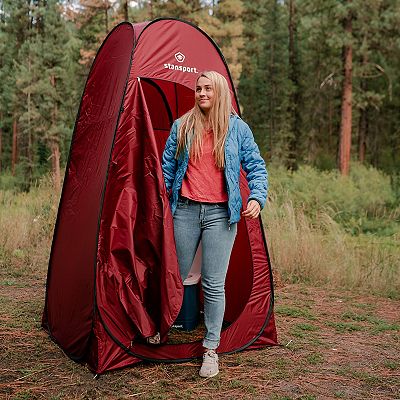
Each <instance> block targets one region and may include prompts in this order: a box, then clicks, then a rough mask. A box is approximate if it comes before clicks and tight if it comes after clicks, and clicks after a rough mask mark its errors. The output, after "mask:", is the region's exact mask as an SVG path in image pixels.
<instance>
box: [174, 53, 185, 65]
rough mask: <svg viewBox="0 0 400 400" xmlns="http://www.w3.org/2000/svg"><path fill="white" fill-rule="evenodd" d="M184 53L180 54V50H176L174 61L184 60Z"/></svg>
mask: <svg viewBox="0 0 400 400" xmlns="http://www.w3.org/2000/svg"><path fill="white" fill-rule="evenodd" d="M185 58H186V57H185V55H184V54H182V53H181V52H180V51H178V52H177V53H175V59H176V61H178V62H180V63H181V62H184V61H185Z"/></svg>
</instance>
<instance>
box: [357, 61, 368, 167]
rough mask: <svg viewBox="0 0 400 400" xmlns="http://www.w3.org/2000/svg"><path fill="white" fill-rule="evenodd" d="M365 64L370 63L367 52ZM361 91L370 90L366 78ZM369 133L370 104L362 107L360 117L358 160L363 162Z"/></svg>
mask: <svg viewBox="0 0 400 400" xmlns="http://www.w3.org/2000/svg"><path fill="white" fill-rule="evenodd" d="M362 63H363V66H366V65H367V63H368V57H367V55H366V54H363V59H362ZM360 87H361V91H362V92H363V93H365V92H366V91H367V90H368V83H367V79H366V78H364V79H362V80H361V83H360ZM367 133H368V106H366V107H364V108H362V109H361V110H360V118H359V121H358V161H360V162H361V163H364V162H365V153H366V149H367V142H366V138H367Z"/></svg>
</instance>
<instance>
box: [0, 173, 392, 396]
mask: <svg viewBox="0 0 400 400" xmlns="http://www.w3.org/2000/svg"><path fill="white" fill-rule="evenodd" d="M299 173H303V174H304V175H305V176H304V177H303V178H304V179H303V180H302V181H301V182H300V177H299V176H297V177H294V178H293V179H297V180H298V182H296V185H297V186H296V185H295V187H296V190H297V192H299V193H297V194H294V193H293V192H287V191H286V192H285V190H283V189H284V185H283V184H282V187H283V189H282V190H281V189H279V185H275V186H273V188H272V191H271V201H270V202H269V203H268V205H267V207H266V208H265V209H264V211H263V221H264V223H265V227H266V229H265V230H266V235H267V239H268V241H269V251H270V255H271V261H272V265H273V269H274V273H275V277H276V281H277V287H276V290H275V293H276V306H275V317H276V322H277V326H278V334H279V340H280V343H282V344H283V346H281V347H275V348H266V349H263V350H259V351H249V352H241V353H237V354H232V355H227V356H222V357H221V374H220V375H219V376H217V377H215V378H213V379H210V380H203V379H200V378H199V377H198V367H199V361H193V362H188V363H185V364H177V365H164V364H151V363H141V364H139V365H137V366H135V367H133V368H127V369H123V370H121V371H114V372H110V373H107V374H105V375H103V376H101V377H100V379H98V380H94V379H93V375H92V374H91V373H90V372H89V371H88V370H87V369H86V368H85V366H83V365H80V364H76V363H74V362H72V361H71V360H69V359H68V358H66V357H65V355H64V354H63V353H62V351H61V350H60V349H59V348H58V347H57V346H56V345H55V344H54V343H53V342H51V341H50V340H49V338H48V337H47V335H46V334H45V333H44V332H43V331H42V330H41V328H40V318H41V312H42V307H43V302H44V284H45V279H46V271H47V262H48V255H49V249H50V245H51V239H52V232H53V227H54V221H55V217H56V213H57V206H58V196H59V194H58V193H56V192H55V191H54V189H53V187H52V185H51V179H50V178H45V179H44V180H43V181H42V182H40V184H38V185H37V187H35V188H33V189H32V190H31V192H30V193H16V192H12V191H0V308H1V310H2V312H1V315H0V328H1V329H0V352H1V355H2V357H0V371H1V372H0V375H1V377H0V398H5V399H10V400H11V399H36V398H37V399H39V398H40V399H42V398H46V399H54V400H56V399H69V398H71V399H95V398H98V399H132V398H134V399H135V398H138V399H145V400H146V399H165V400H175V399H196V400H197V399H198V400H201V399H214V398H218V399H219V398H221V399H238V398H240V399H243V400H246V399H281V400H284V399H296V400H298V399H309V400H311V399H319V398H343V399H365V398H385V399H396V398H397V397H396V396H397V393H398V392H400V383H399V381H398V380H397V381H396V379H395V378H396V377H398V376H399V375H398V374H399V368H400V358H399V354H400V341H399V332H400V320H399V317H398V309H400V302H399V301H400V300H399V293H400V280H399V279H400V272H399V266H400V255H399V247H398V240H399V237H400V236H398V233H396V226H397V225H396V224H397V218H398V214H396V213H397V209H396V208H393V207H392V206H390V207H392V208H390V207H389V206H388V208H387V211H384V208H385V204H383V203H382V202H380V200H379V198H378V197H376V196H375V195H374V196H375V197H374V202H375V203H374V204H375V206H368V204H367V205H366V204H364V205H363V207H364V206H365V207H366V208H368V210H369V211H368V212H369V213H370V214H371V215H373V218H372V217H371V218H372V219H371V218H370V219H369V220H368V221H369V222H368V224H369V223H370V221H372V220H374V218H375V220H376V219H379V218H380V221H381V222H380V223H379V227H382V226H383V225H384V223H382V221H384V222H385V221H386V220H389V219H390V224H389V225H390V232H389V233H388V231H387V232H385V233H384V234H383V230H382V229H381V228H379V229H375V233H374V234H371V231H373V230H374V229H373V227H372V226H371V225H368V224H367V223H366V222H365V221H364V222H362V224H363V226H367V225H368V230H369V231H368V232H367V231H363V230H362V229H361V228H360V229H359V230H358V231H357V229H349V226H350V225H351V218H350V217H348V216H346V218H347V219H346V220H345V216H340V217H339V216H337V215H335V213H334V212H333V211H332V210H334V209H335V207H334V205H333V204H330V206H329V207H330V208H329V207H328V205H327V204H325V203H324V205H321V202H323V196H324V193H322V192H321V193H320V189H318V190H317V191H315V193H317V192H318V193H320V194H318V195H316V194H315V193H314V192H313V191H312V189H309V191H308V192H307V193H306V192H304V190H303V192H301V190H302V189H301V188H302V187H305V186H307V185H309V186H311V187H312V186H315V185H316V183H315V181H313V179H316V178H315V176H314V177H311V178H312V179H311V181H312V182H314V183H313V184H312V185H311V184H310V183H308V181H307V179H308V178H309V176H308V177H307V176H306V175H307V174H311V173H310V172H307V174H306V173H304V172H301V171H300V172H299ZM272 176H274V174H273V173H272ZM275 176H276V175H275ZM306 178H307V179H306ZM321 178H323V177H322V176H321ZM284 179H292V178H290V177H289V178H282V180H284ZM290 184H291V185H292V183H290ZM288 185H289V184H288ZM324 185H325V186H324ZM326 185H327V184H326V183H324V182H323V183H320V186H324V187H325V189H324V190H326V187H327V186H326ZM346 185H349V183H346V184H345V185H344V187H345V188H347V189H346V190H348V191H350V192H351V193H352V194H351V196H353V199H354V198H357V196H358V195H359V192H357V191H354V190H353V189H351V190H350V189H349V186H346ZM360 186H362V185H360ZM286 187H287V186H286ZM332 190H334V191H335V196H336V200H335V201H337V202H338V201H339V200H337V199H339V198H340V196H339V195H338V194H337V193H338V191H339V190H342V189H340V188H339V189H335V188H332ZM300 192H301V193H300ZM357 193H358V194H357ZM385 193H386V194H385V195H384V197H385V196H386V197H385V198H386V200H385V201H387V202H389V200H390V198H389V197H390V196H389V194H388V191H387V190H386V189H385ZM301 196H303V198H302V201H300V200H299V198H300V197H301ZM307 196H308V197H307ZM351 196H350V197H351ZM342 197H346V193H345V191H343V195H342ZM321 199H322V200H321ZM311 203H313V205H312V210H311V209H310V207H311V206H310V204H311ZM374 207H375V209H374ZM353 211H354V213H355V215H356V214H357V213H359V212H360V211H359V210H357V209H356V208H354V209H353ZM335 212H337V210H336V211H335ZM385 212H386V214H385ZM368 218H369V217H368ZM354 224H355V225H356V222H354ZM362 224H361V225H362ZM355 225H354V226H355ZM361 225H360V226H361ZM354 232H356V234H355V233H354ZM174 335H175V336H174V337H173V338H171V340H172V339H173V340H175V341H176V342H180V341H189V340H192V339H193V335H192V334H190V333H188V334H181V333H179V332H175V333H174Z"/></svg>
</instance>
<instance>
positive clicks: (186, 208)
mask: <svg viewBox="0 0 400 400" xmlns="http://www.w3.org/2000/svg"><path fill="white" fill-rule="evenodd" d="M199 214H200V203H193V202H189V201H187V200H184V201H181V200H180V201H178V205H177V208H176V211H175V214H174V235H175V244H176V254H177V256H178V263H179V270H180V273H181V278H182V281H184V280H185V279H186V278H187V276H188V275H189V272H190V268H191V266H192V264H193V260H194V257H195V255H196V250H197V247H198V246H199V242H200V237H201V228H200V220H199Z"/></svg>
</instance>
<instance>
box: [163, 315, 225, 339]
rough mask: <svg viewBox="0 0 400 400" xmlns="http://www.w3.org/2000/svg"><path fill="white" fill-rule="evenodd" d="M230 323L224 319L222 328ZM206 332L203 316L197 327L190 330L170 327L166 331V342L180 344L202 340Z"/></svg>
mask: <svg viewBox="0 0 400 400" xmlns="http://www.w3.org/2000/svg"><path fill="white" fill-rule="evenodd" d="M229 325H230V323H229V322H227V321H224V322H223V325H222V329H225V328H227V327H228V326H229ZM205 334H206V327H205V325H204V321H203V318H201V319H200V322H199V324H198V325H197V327H196V328H195V329H193V330H191V331H184V330H182V329H176V328H171V329H170V331H169V332H168V341H167V343H168V344H182V343H191V342H197V341H199V340H203V338H204V335H205Z"/></svg>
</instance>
